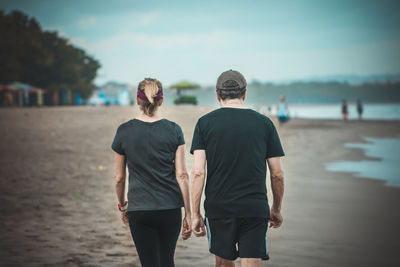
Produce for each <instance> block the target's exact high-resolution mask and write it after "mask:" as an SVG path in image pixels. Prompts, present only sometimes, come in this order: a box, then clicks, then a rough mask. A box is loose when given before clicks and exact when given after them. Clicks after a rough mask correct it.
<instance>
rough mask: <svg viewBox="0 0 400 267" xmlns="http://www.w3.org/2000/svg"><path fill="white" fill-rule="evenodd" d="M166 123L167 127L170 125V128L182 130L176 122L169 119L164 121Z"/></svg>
mask: <svg viewBox="0 0 400 267" xmlns="http://www.w3.org/2000/svg"><path fill="white" fill-rule="evenodd" d="M162 120H163V121H164V122H165V124H166V125H168V126H169V127H172V128H175V129H176V128H178V129H180V128H181V126H179V124H178V123H176V122H174V121H171V120H168V119H166V118H164V119H162Z"/></svg>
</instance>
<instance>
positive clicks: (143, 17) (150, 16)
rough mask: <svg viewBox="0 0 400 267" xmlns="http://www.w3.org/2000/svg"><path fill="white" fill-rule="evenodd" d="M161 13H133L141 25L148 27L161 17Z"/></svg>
mask: <svg viewBox="0 0 400 267" xmlns="http://www.w3.org/2000/svg"><path fill="white" fill-rule="evenodd" d="M160 14H161V13H160V11H151V12H147V13H133V17H136V18H137V20H138V21H139V23H140V24H141V25H148V24H150V23H151V22H153V21H154V20H155V19H157V18H158V17H159V16H160Z"/></svg>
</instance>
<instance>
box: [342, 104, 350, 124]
mask: <svg viewBox="0 0 400 267" xmlns="http://www.w3.org/2000/svg"><path fill="white" fill-rule="evenodd" d="M342 116H343V120H344V121H347V118H348V116H349V108H348V106H347V102H346V100H345V99H343V100H342Z"/></svg>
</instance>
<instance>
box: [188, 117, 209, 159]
mask: <svg viewBox="0 0 400 267" xmlns="http://www.w3.org/2000/svg"><path fill="white" fill-rule="evenodd" d="M203 149H206V146H205V144H204V138H203V135H202V132H201V129H200V121H197V124H196V127H195V128H194V133H193V140H192V147H191V148H190V154H193V152H194V151H195V150H203Z"/></svg>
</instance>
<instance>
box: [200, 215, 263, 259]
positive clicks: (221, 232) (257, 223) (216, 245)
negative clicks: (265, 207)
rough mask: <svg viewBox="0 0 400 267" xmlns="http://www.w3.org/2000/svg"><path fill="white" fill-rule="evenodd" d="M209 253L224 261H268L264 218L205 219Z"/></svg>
mask: <svg viewBox="0 0 400 267" xmlns="http://www.w3.org/2000/svg"><path fill="white" fill-rule="evenodd" d="M205 224H206V227H207V236H208V244H209V249H210V252H211V253H213V254H215V255H216V256H219V257H221V258H223V259H226V260H235V259H236V258H237V257H240V258H261V259H263V260H268V259H269V256H268V245H267V229H268V220H267V219H266V218H223V219H211V218H206V219H205Z"/></svg>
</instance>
